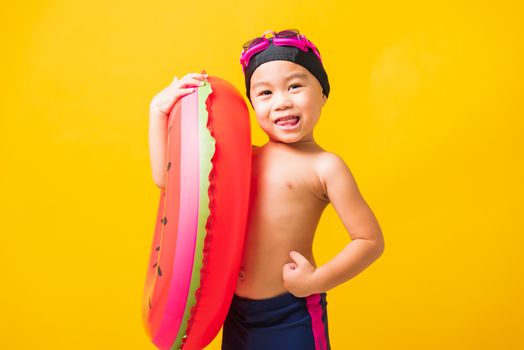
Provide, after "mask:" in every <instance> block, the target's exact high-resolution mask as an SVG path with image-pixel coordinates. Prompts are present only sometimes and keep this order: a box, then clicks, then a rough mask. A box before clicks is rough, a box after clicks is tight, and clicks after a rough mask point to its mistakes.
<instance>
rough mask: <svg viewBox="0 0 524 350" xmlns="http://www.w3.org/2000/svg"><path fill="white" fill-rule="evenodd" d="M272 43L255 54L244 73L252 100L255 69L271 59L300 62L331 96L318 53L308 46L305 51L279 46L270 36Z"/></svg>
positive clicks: (247, 91)
mask: <svg viewBox="0 0 524 350" xmlns="http://www.w3.org/2000/svg"><path fill="white" fill-rule="evenodd" d="M269 41H270V45H269V46H268V47H267V48H266V49H265V50H264V51H261V52H258V53H256V54H255V55H253V56H252V57H251V59H250V61H249V64H248V65H247V67H246V69H245V71H244V75H245V80H246V95H247V98H248V99H249V100H250V101H251V97H250V96H249V87H250V84H251V76H252V75H253V73H254V72H255V70H256V69H257V68H258V66H260V65H261V64H263V63H266V62H271V61H290V62H293V63H296V64H300V65H301V66H302V67H304V68H306V69H307V70H308V71H309V72H310V73H311V74H313V75H314V76H315V77H316V78H317V79H318V81H319V82H320V85H321V86H322V92H323V93H324V95H326V97H328V96H329V80H328V76H327V73H326V71H325V70H324V66H323V65H322V62H321V61H320V60H319V59H318V57H317V55H315V53H314V52H313V50H311V48H309V47H308V51H307V52H304V51H302V50H301V49H299V48H298V47H294V46H278V45H274V44H273V38H269Z"/></svg>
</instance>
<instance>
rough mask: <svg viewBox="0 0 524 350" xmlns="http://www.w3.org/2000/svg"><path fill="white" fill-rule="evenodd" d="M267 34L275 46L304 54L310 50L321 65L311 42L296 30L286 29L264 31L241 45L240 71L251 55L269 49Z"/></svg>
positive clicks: (318, 55)
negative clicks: (293, 49)
mask: <svg viewBox="0 0 524 350" xmlns="http://www.w3.org/2000/svg"><path fill="white" fill-rule="evenodd" d="M267 34H273V36H272V38H273V44H274V45H277V46H293V47H297V48H299V49H300V50H302V51H304V52H307V51H308V48H310V49H311V50H312V51H313V52H314V53H315V55H317V57H318V59H319V60H320V62H321V63H322V58H321V57H320V53H319V52H318V49H317V48H316V47H315V45H314V44H313V43H312V42H311V41H309V40H308V39H307V38H306V36H305V35H304V34H300V33H299V31H298V30H297V29H286V30H282V31H280V32H278V33H275V32H274V31H272V30H268V31H265V32H264V34H262V36H261V37H258V38H254V39H251V40H249V41H246V43H245V44H244V45H242V53H241V54H240V64H241V65H242V71H245V70H246V67H247V66H248V64H249V60H250V59H251V57H253V55H255V54H257V53H259V52H261V51H264V50H265V49H267V48H268V47H269V44H270V41H269V39H270V38H271V37H270V38H266V35H267Z"/></svg>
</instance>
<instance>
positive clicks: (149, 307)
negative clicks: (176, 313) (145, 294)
mask: <svg viewBox="0 0 524 350" xmlns="http://www.w3.org/2000/svg"><path fill="white" fill-rule="evenodd" d="M149 310H151V298H149Z"/></svg>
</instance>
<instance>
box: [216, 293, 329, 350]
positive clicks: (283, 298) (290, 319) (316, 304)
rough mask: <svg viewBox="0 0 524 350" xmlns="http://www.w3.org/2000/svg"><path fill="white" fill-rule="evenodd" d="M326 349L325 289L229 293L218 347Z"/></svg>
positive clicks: (239, 349)
mask: <svg viewBox="0 0 524 350" xmlns="http://www.w3.org/2000/svg"><path fill="white" fill-rule="evenodd" d="M280 349H282V350H330V349H331V347H330V344H329V333H328V318H327V301H326V293H320V294H312V295H310V296H308V297H305V298H299V297H296V296H294V295H293V294H291V293H289V292H286V293H283V294H280V295H277V296H275V297H272V298H269V299H259V300H254V299H247V298H243V297H239V296H238V295H236V294H234V295H233V300H232V302H231V306H230V308H229V313H228V315H227V318H226V320H225V322H224V328H223V333H222V350H280Z"/></svg>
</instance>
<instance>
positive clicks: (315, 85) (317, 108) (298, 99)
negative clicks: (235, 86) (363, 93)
mask: <svg viewBox="0 0 524 350" xmlns="http://www.w3.org/2000/svg"><path fill="white" fill-rule="evenodd" d="M250 96H251V103H252V105H253V109H254V110H255V114H256V117H257V120H258V123H259V125H260V127H261V128H262V130H264V132H265V133H266V134H267V135H268V136H269V138H270V139H271V140H274V141H279V142H285V143H294V142H299V141H301V142H307V141H313V129H314V128H315V125H316V123H317V121H318V119H319V118H320V112H321V110H322V106H323V105H324V103H325V102H326V97H325V96H324V95H323V93H322V86H321V85H320V82H319V81H318V80H317V78H315V76H314V75H313V74H311V73H310V72H309V71H308V70H307V69H306V68H304V67H302V66H301V65H299V64H296V63H293V62H289V61H271V62H267V63H264V64H262V65H260V66H259V67H258V68H257V69H256V70H255V72H254V73H253V75H252V76H251V86H250ZM286 116H288V117H289V116H292V117H294V118H291V119H289V120H287V121H286V122H283V121H280V120H277V119H279V118H281V117H286Z"/></svg>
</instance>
